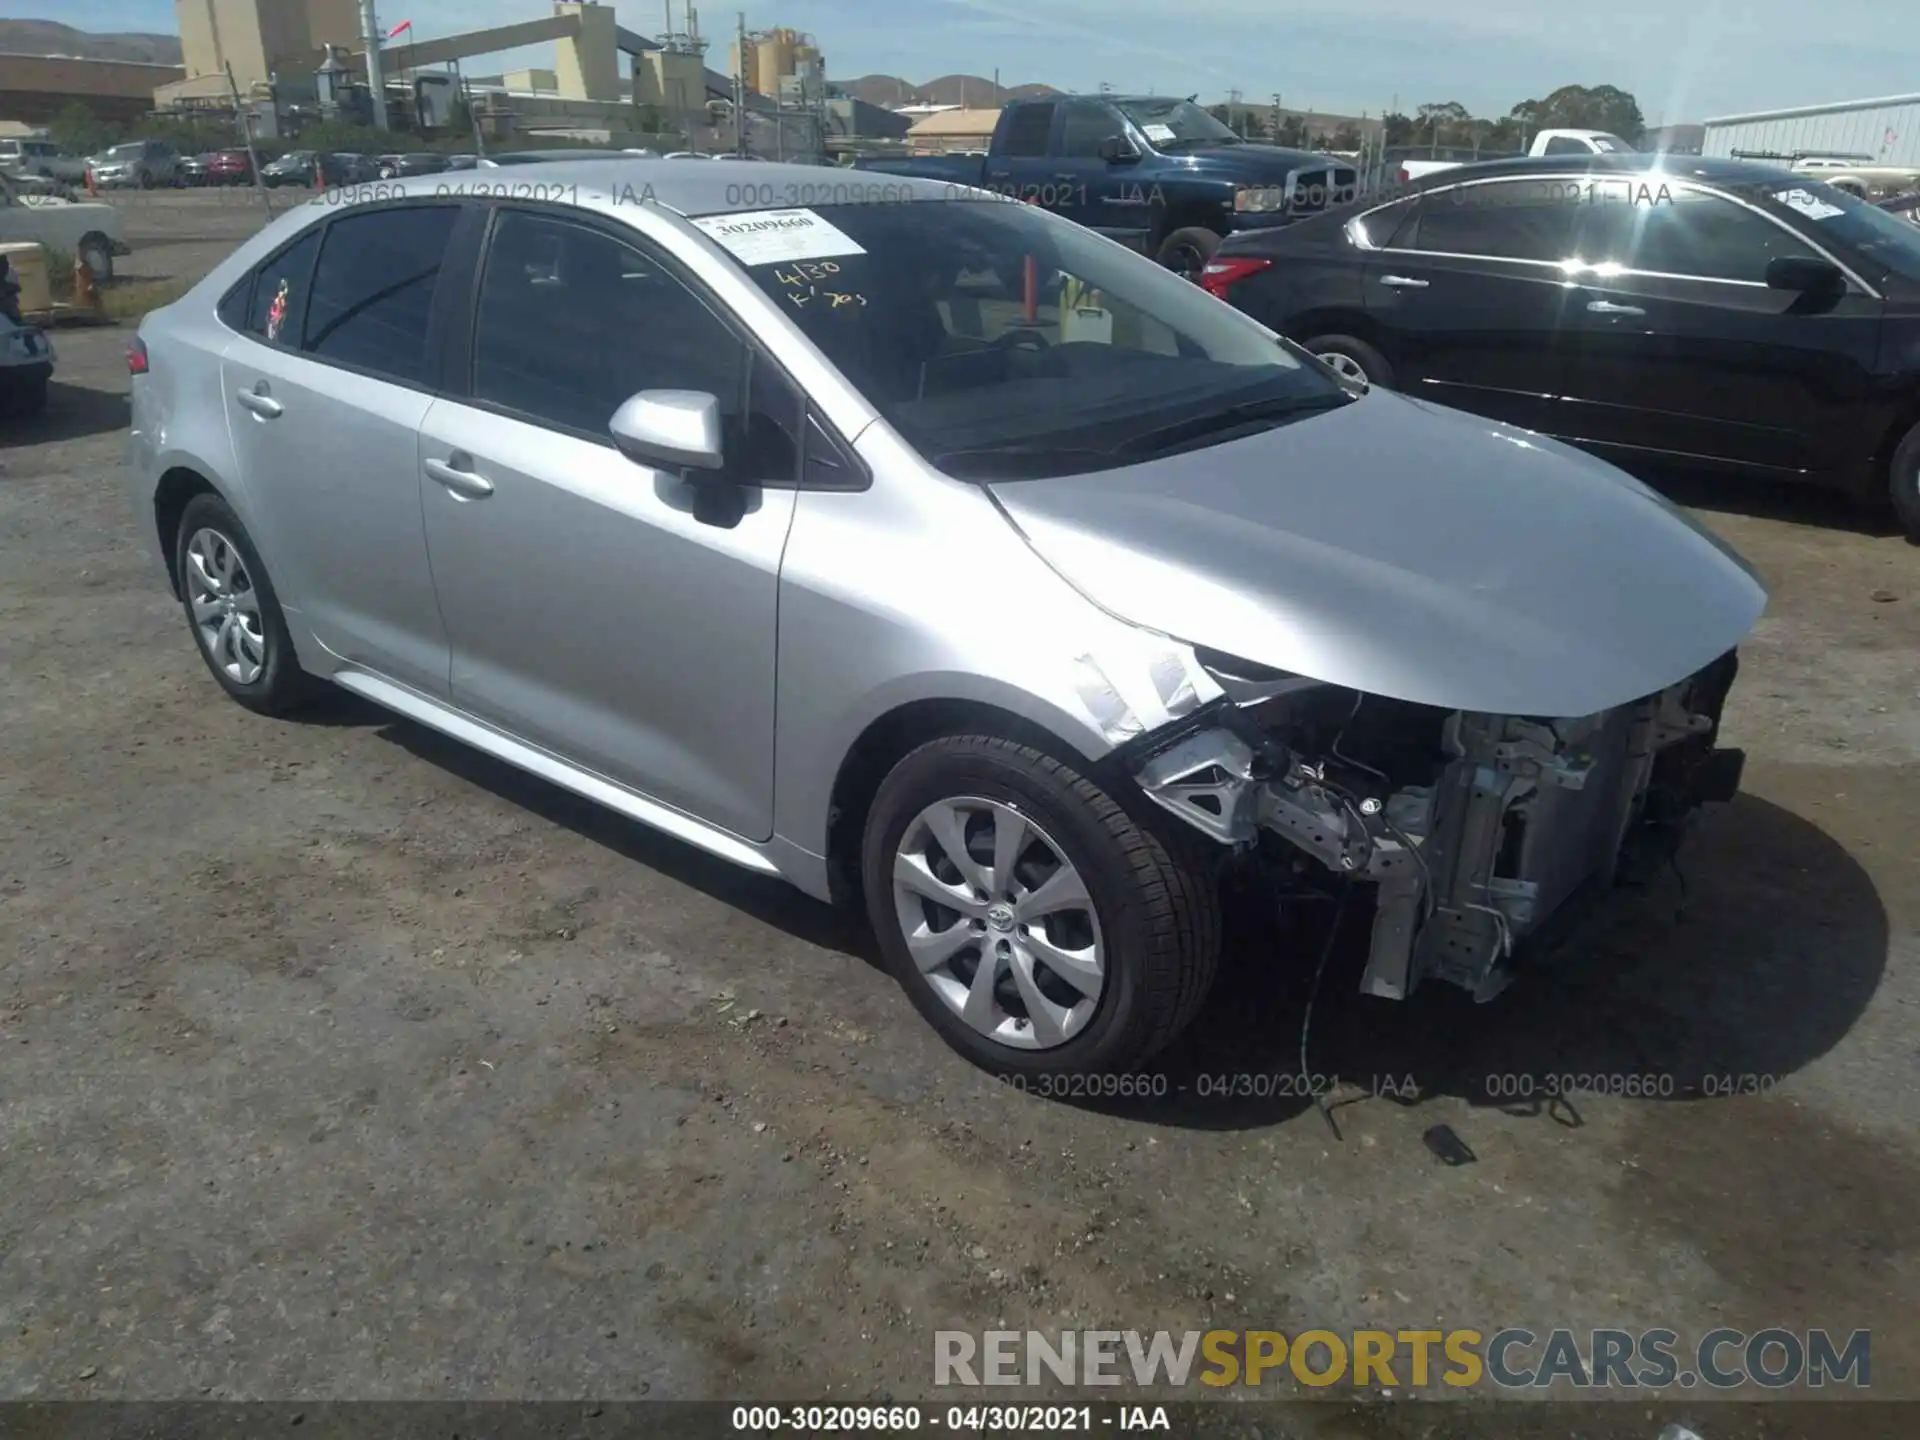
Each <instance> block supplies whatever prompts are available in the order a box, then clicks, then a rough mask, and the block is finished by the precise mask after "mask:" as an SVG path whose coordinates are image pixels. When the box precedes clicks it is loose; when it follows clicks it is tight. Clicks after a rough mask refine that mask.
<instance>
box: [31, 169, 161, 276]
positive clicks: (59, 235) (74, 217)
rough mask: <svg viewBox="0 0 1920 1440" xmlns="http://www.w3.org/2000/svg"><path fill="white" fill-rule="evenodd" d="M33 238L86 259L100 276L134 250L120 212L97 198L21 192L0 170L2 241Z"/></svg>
mask: <svg viewBox="0 0 1920 1440" xmlns="http://www.w3.org/2000/svg"><path fill="white" fill-rule="evenodd" d="M16 240H31V241H33V242H34V243H35V244H38V245H43V246H45V247H46V248H47V249H48V250H64V251H66V252H67V253H68V254H69V255H74V256H78V257H79V258H80V259H81V260H84V261H85V262H86V265H87V269H88V270H89V271H91V272H92V274H93V278H94V279H96V280H101V281H106V280H111V279H112V278H113V262H114V258H115V257H116V256H119V255H126V254H128V253H130V252H129V250H128V247H127V243H126V241H125V240H123V239H122V238H121V226H120V212H119V211H118V210H116V209H114V207H113V206H111V205H108V204H105V203H103V202H101V201H98V200H69V199H67V198H65V197H64V196H53V195H22V194H20V193H19V191H17V190H16V189H15V188H14V185H13V182H12V181H11V180H9V179H8V178H7V177H6V176H4V175H0V243H6V242H11V241H16Z"/></svg>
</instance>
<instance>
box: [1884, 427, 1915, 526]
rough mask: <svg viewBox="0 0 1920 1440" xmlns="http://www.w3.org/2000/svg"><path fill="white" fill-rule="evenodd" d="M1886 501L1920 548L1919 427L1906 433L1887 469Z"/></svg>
mask: <svg viewBox="0 0 1920 1440" xmlns="http://www.w3.org/2000/svg"><path fill="white" fill-rule="evenodd" d="M1887 498H1888V499H1889V500H1890V501H1892V503H1893V513H1894V518H1896V519H1897V520H1898V521H1899V522H1900V528H1901V529H1902V530H1904V531H1906V532H1907V538H1908V539H1909V540H1911V541H1913V543H1914V544H1916V545H1920V425H1916V426H1914V427H1913V428H1912V429H1911V430H1909V431H1907V433H1906V437H1905V438H1904V439H1903V440H1901V442H1900V444H1899V445H1898V446H1897V447H1896V448H1895V450H1894V452H1893V460H1892V462H1891V463H1890V464H1889V465H1888V466H1887Z"/></svg>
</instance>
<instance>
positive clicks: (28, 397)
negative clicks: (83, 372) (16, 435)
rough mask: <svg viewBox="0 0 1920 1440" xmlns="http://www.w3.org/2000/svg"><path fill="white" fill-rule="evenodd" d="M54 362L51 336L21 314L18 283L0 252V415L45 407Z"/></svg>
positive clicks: (37, 411) (39, 409)
mask: <svg viewBox="0 0 1920 1440" xmlns="http://www.w3.org/2000/svg"><path fill="white" fill-rule="evenodd" d="M53 365H54V354H53V338H52V337H51V336H50V335H48V334H47V332H46V331H44V330H42V329H41V328H40V327H39V326H38V325H30V324H28V323H27V320H26V317H25V316H23V315H22V314H21V313H20V282H19V280H18V279H16V278H15V277H14V274H13V262H12V261H11V260H9V259H8V258H7V257H6V256H5V255H0V418H4V417H7V416H14V415H38V414H39V413H40V412H41V411H42V410H44V409H46V408H47V386H48V383H49V382H50V381H51V380H52V378H53Z"/></svg>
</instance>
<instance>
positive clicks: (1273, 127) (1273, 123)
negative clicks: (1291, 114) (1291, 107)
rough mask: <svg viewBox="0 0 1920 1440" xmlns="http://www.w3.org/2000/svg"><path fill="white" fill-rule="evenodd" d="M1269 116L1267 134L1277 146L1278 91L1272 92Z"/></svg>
mask: <svg viewBox="0 0 1920 1440" xmlns="http://www.w3.org/2000/svg"><path fill="white" fill-rule="evenodd" d="M1270 114H1271V117H1272V118H1271V120H1270V121H1269V123H1268V125H1267V134H1268V135H1269V136H1270V137H1272V139H1273V141H1274V143H1276V144H1278V143H1279V140H1280V92H1279V91H1278V90H1276V91H1274V92H1273V109H1272V111H1271V112H1270Z"/></svg>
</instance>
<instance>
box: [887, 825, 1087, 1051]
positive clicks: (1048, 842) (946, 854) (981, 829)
mask: <svg viewBox="0 0 1920 1440" xmlns="http://www.w3.org/2000/svg"><path fill="white" fill-rule="evenodd" d="M893 896H894V909H895V911H896V913H897V914H898V917H899V922H900V928H901V933H902V934H903V936H904V937H905V939H906V944H907V950H908V953H909V954H911V955H912V957H913V961H914V964H915V966H916V968H917V969H918V970H919V972H920V976H921V978H922V979H923V980H925V981H926V983H927V984H928V985H929V986H930V987H931V988H932V990H933V992H934V993H935V994H936V995H938V996H939V997H940V998H941V1000H942V1001H944V1002H945V1003H946V1004H947V1006H948V1007H949V1008H950V1009H952V1011H953V1012H954V1014H956V1015H958V1016H959V1017H960V1018H961V1019H962V1020H963V1021H965V1022H966V1023H967V1025H968V1026H970V1027H971V1028H972V1029H974V1030H975V1031H977V1032H979V1033H980V1034H981V1035H984V1036H986V1037H987V1038H988V1039H991V1040H995V1041H998V1042H999V1043H1000V1044H1003V1045H1007V1046H1010V1047H1013V1048H1015V1049H1022V1050H1049V1049H1052V1048H1054V1047H1055V1046H1058V1045H1064V1044H1065V1043H1066V1042H1067V1041H1069V1040H1071V1039H1072V1038H1073V1037H1074V1036H1075V1035H1077V1034H1079V1033H1080V1032H1081V1031H1082V1030H1083V1029H1085V1028H1086V1025H1087V1022H1088V1021H1089V1020H1091V1019H1092V1018H1093V1014H1094V1011H1095V1010H1096V1009H1097V1008H1098V1007H1099V1003H1100V996H1101V994H1102V993H1103V991H1104V990H1105V988H1106V968H1105V963H1104V962H1105V952H1104V949H1103V947H1102V944H1101V938H1100V922H1099V917H1098V916H1097V915H1096V914H1095V913H1094V907H1093V899H1092V896H1091V895H1090V894H1089V893H1088V891H1087V886H1086V882H1085V881H1084V880H1083V879H1082V878H1081V876H1080V872H1079V871H1078V870H1076V869H1075V868H1074V866H1073V863H1072V862H1071V861H1070V860H1069V859H1068V858H1067V855H1066V852H1065V851H1064V850H1062V849H1061V847H1060V845H1059V843H1058V842H1057V841H1055V840H1054V839H1053V837H1052V836H1051V835H1049V834H1047V832H1046V831H1045V830H1044V829H1042V828H1041V827H1040V826H1039V825H1037V824H1035V823H1034V821H1033V820H1032V819H1031V818H1030V817H1029V816H1026V815H1023V814H1022V813H1021V812H1020V811H1018V810H1016V809H1015V808H1014V807H1013V806H1011V805H1008V804H1006V803H1005V802H1003V801H999V800H987V799H982V798H979V797H958V798H954V799H947V800H940V801H936V802H935V803H934V804H932V805H929V806H927V808H926V809H924V810H922V811H921V812H920V813H919V814H918V815H917V816H915V817H914V819H913V822H912V823H911V824H909V825H908V826H907V828H906V832H905V833H904V834H903V835H902V836H901V838H900V844H899V847H898V849H897V850H896V851H895V853H894V860H893Z"/></svg>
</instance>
